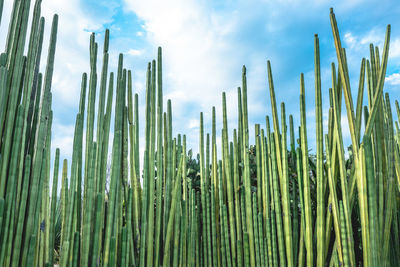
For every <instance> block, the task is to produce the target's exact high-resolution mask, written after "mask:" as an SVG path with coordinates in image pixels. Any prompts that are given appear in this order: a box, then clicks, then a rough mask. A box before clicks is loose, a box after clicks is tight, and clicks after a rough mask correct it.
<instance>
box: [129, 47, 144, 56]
mask: <svg viewBox="0 0 400 267" xmlns="http://www.w3.org/2000/svg"><path fill="white" fill-rule="evenodd" d="M126 53H127V54H128V55H131V56H140V55H142V54H143V51H142V50H138V49H129V50H128V52H126Z"/></svg>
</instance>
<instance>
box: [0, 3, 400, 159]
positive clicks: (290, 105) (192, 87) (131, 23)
mask: <svg viewBox="0 0 400 267" xmlns="http://www.w3.org/2000/svg"><path fill="white" fill-rule="evenodd" d="M11 2H12V1H5V6H4V12H3V18H2V23H1V27H0V36H5V34H6V31H7V27H8V18H9V13H10V11H11V5H12V3H11ZM32 6H33V4H32ZM330 7H333V8H334V11H335V13H336V18H337V20H338V24H339V30H340V34H341V37H342V41H343V46H344V47H346V48H347V55H348V63H349V70H350V75H351V84H352V88H353V89H352V90H353V98H354V101H356V88H357V84H358V75H359V69H360V63H361V59H362V57H367V56H369V44H370V43H371V42H373V43H374V44H375V45H378V46H379V47H380V49H382V47H383V41H384V37H385V28H386V25H387V24H389V23H390V24H391V25H392V35H391V46H390V49H391V50H390V56H389V65H388V71H387V78H386V84H385V89H384V90H385V91H386V92H389V94H390V96H391V99H392V100H394V99H398V98H400V94H399V91H398V86H400V21H399V19H398V18H399V16H400V5H398V4H397V3H396V1H395V0H392V1H386V0H381V1H368V0H366V1H362V0H346V1H330V0H318V1H298V0H288V1H286V0H265V1H261V0H238V1H235V0H225V1H220V0H218V1H215V0H214V1H211V0H200V1H194V0H171V1H156V0H147V1H140V0H137V1H136V0H43V1H42V14H43V16H44V17H45V18H46V26H47V27H46V40H45V47H46V49H44V51H47V41H48V35H49V30H50V24H51V18H52V15H53V14H54V13H57V14H58V15H59V29H58V41H57V50H56V62H55V72H54V77H53V86H52V91H53V111H54V122H53V149H55V147H60V148H61V154H62V155H61V156H62V157H63V158H70V156H71V152H72V151H71V150H72V138H73V128H74V120H75V115H76V113H77V111H78V102H79V92H80V79H81V75H82V73H83V72H88V71H89V35H90V33H91V32H95V33H96V40H97V41H98V42H99V46H100V49H99V51H102V50H101V47H102V43H103V38H104V32H105V29H106V28H109V29H110V31H111V34H110V38H111V39H110V70H112V71H115V70H116V63H117V59H118V53H120V52H121V53H123V54H124V56H125V58H124V59H125V67H127V68H128V69H131V70H132V71H133V79H134V90H135V91H136V92H138V93H139V96H140V98H139V101H140V102H141V116H142V117H143V114H144V108H143V104H144V100H145V95H144V89H145V71H146V66H147V62H149V61H151V60H152V59H153V58H155V56H156V53H157V47H158V46H162V48H163V71H164V73H163V75H164V96H165V99H164V101H165V103H166V100H167V99H171V100H172V106H173V125H174V134H177V133H186V134H187V136H188V137H187V138H188V143H189V147H194V150H195V151H197V144H198V142H197V140H198V134H199V131H198V130H199V113H200V111H203V112H204V116H205V117H204V119H205V123H206V130H207V131H210V126H211V109H212V106H216V108H217V117H218V124H219V128H218V131H220V129H221V122H222V110H221V94H222V92H223V91H225V92H226V93H227V101H228V114H229V118H228V119H229V121H228V124H229V127H230V129H232V128H233V127H236V121H237V114H236V112H237V108H236V105H237V104H236V103H237V96H236V88H237V86H240V85H241V69H242V65H246V67H247V71H248V77H247V79H248V102H249V116H250V123H251V124H252V125H253V124H254V123H261V125H262V126H263V127H265V115H267V114H271V108H270V97H269V91H268V80H267V67H266V65H267V64H266V62H267V60H270V61H271V64H272V71H273V76H274V83H275V90H276V100H277V104H278V106H279V104H280V103H281V102H282V101H284V102H285V103H286V109H287V114H293V116H294V119H295V123H296V124H298V122H299V91H300V89H299V84H300V82H299V80H300V73H302V72H303V73H304V74H305V78H306V80H305V85H306V103H307V115H308V117H307V120H308V121H307V122H308V136H309V138H310V140H309V143H310V146H311V147H314V145H315V141H314V139H313V137H312V136H314V135H315V127H314V121H315V118H314V105H315V104H314V76H313V75H314V74H313V72H314V65H313V64H314V63H313V60H314V59H313V49H314V48H313V45H314V40H313V37H314V34H316V33H317V34H318V35H319V38H320V50H321V68H322V69H321V73H322V88H323V92H322V96H323V106H324V109H325V110H327V109H326V108H327V107H328V105H329V99H328V88H329V87H330V84H331V79H330V75H331V74H330V73H331V72H330V64H331V62H336V54H335V49H334V44H333V38H332V31H331V27H330V21H329V8H330ZM4 39H5V38H2V39H1V40H0V45H1V47H4ZM44 56H45V55H44ZM99 61H101V58H100V57H99ZM42 62H45V60H44V59H42ZM98 69H100V68H98ZM325 115H326V114H325ZM396 117H397V116H396ZM326 119H327V118H326V116H325V121H326ZM346 120H347V119H346V117H343V118H342V123H343V128H344V130H346V128H347V124H346V123H345V121H346ZM325 124H326V123H325ZM142 125H143V123H142ZM253 129H254V128H253V127H252V128H251V129H250V130H251V131H250V134H251V135H253V132H254V130H253ZM142 130H144V127H143V128H142ZM325 132H326V128H325ZM344 135H345V138H346V142H347V144H350V140H349V138H348V133H347V134H346V133H345V134H344ZM142 144H143V142H142Z"/></svg>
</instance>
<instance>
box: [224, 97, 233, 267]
mask: <svg viewBox="0 0 400 267" xmlns="http://www.w3.org/2000/svg"><path fill="white" fill-rule="evenodd" d="M222 114H223V115H222V116H223V130H222V146H223V155H224V160H223V163H224V167H225V168H224V169H225V177H226V182H227V183H226V191H227V196H228V198H227V200H228V209H229V229H230V239H231V241H230V244H231V245H230V247H231V255H232V261H233V263H236V240H237V239H236V223H235V210H234V207H233V204H234V198H233V190H234V189H233V184H232V180H233V178H232V176H231V175H232V172H231V170H232V166H231V162H230V159H229V151H228V143H229V140H228V120H227V111H226V95H225V93H222Z"/></svg>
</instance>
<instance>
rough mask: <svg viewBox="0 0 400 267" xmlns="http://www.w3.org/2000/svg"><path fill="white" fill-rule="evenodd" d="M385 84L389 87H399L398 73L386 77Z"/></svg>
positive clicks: (399, 75) (399, 76)
mask: <svg viewBox="0 0 400 267" xmlns="http://www.w3.org/2000/svg"><path fill="white" fill-rule="evenodd" d="M385 82H387V83H389V84H391V85H399V84H400V73H393V74H391V75H389V76H386V78H385Z"/></svg>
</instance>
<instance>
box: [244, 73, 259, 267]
mask: <svg viewBox="0 0 400 267" xmlns="http://www.w3.org/2000/svg"><path fill="white" fill-rule="evenodd" d="M242 84H243V100H242V103H243V110H242V118H243V127H242V141H243V144H242V157H243V161H244V178H243V181H244V188H245V199H246V200H245V204H246V224H247V227H246V230H247V232H248V235H249V249H250V251H249V252H250V264H251V266H252V267H254V266H255V265H256V259H255V249H254V234H253V220H252V218H253V216H252V210H251V209H252V205H251V185H250V166H249V154H248V153H249V152H248V150H249V134H248V133H249V129H248V128H249V124H248V114H247V80H246V67H245V66H243V69H242Z"/></svg>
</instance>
